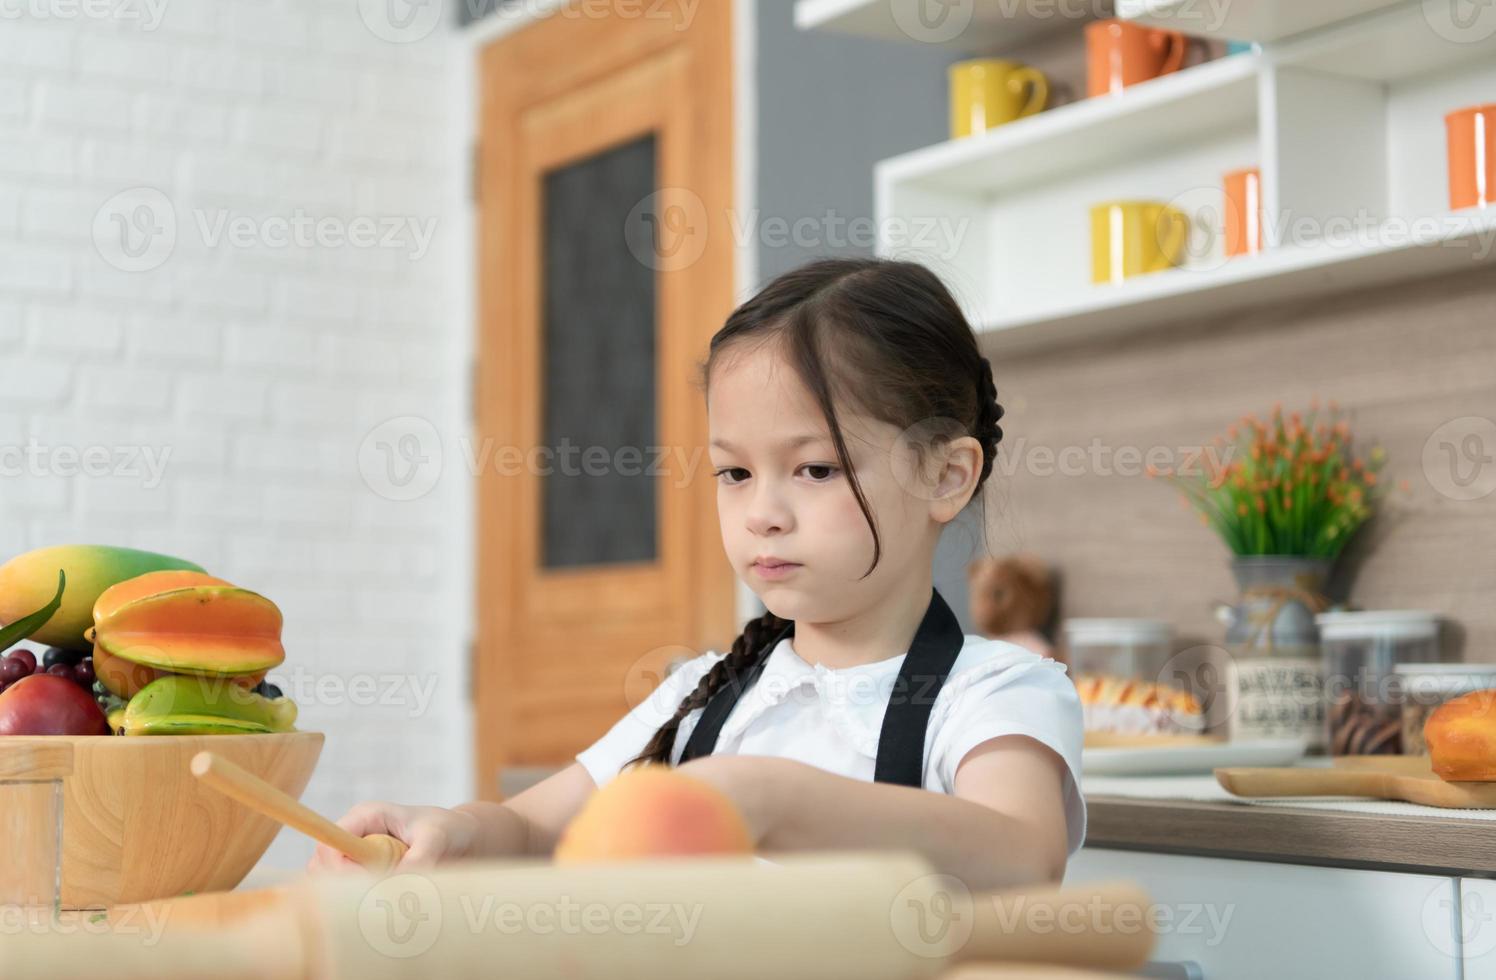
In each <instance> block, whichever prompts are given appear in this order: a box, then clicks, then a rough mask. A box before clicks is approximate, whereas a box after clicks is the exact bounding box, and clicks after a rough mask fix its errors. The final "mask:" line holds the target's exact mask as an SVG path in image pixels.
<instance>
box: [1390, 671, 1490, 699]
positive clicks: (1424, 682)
mask: <svg viewBox="0 0 1496 980" xmlns="http://www.w3.org/2000/svg"><path fill="white" fill-rule="evenodd" d="M1392 672H1393V673H1394V674H1396V675H1397V678H1398V680H1399V681H1400V682H1401V683H1402V685H1403V686H1404V687H1405V688H1406V689H1407V690H1408V692H1409V693H1410V694H1411V695H1413V696H1414V697H1417V696H1418V695H1420V694H1431V695H1435V696H1438V697H1441V698H1450V697H1456V696H1458V695H1461V694H1468V693H1470V692H1471V691H1484V690H1486V689H1488V688H1496V664H1449V663H1438V664H1393V665H1392Z"/></svg>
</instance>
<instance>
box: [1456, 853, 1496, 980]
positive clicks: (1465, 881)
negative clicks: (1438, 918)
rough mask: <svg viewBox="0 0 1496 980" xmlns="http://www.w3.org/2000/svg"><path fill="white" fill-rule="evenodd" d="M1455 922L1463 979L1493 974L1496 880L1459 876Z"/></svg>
mask: <svg viewBox="0 0 1496 980" xmlns="http://www.w3.org/2000/svg"><path fill="white" fill-rule="evenodd" d="M1459 924H1460V932H1459V938H1460V951H1461V952H1462V953H1463V955H1464V962H1465V980H1487V978H1491V977H1496V881H1491V880H1490V879H1489V878H1461V879H1460V916H1459Z"/></svg>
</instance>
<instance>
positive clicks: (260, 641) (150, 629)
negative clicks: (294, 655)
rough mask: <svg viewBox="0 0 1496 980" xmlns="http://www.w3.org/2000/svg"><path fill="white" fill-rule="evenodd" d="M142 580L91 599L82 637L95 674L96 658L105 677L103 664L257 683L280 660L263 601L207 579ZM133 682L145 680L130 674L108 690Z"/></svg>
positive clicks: (166, 576)
mask: <svg viewBox="0 0 1496 980" xmlns="http://www.w3.org/2000/svg"><path fill="white" fill-rule="evenodd" d="M144 577H145V578H147V579H148V581H146V582H143V583H142V582H137V581H133V580H132V581H128V582H124V583H121V584H120V585H117V586H115V587H114V588H112V589H110V590H108V591H107V592H105V593H104V595H102V596H100V597H99V599H98V602H97V604H96V606H95V610H96V612H95V616H96V618H95V623H94V628H93V629H92V630H90V631H89V634H88V635H89V638H90V639H91V640H93V642H94V650H95V653H94V656H95V660H94V664H95V667H94V671H95V673H96V674H97V672H98V666H97V665H98V657H99V655H100V653H101V652H102V654H103V655H104V659H105V670H106V671H108V672H109V673H110V675H111V678H115V676H116V675H115V667H116V666H117V665H114V664H112V663H111V662H110V661H109V660H108V658H109V657H116V658H119V659H121V660H126V661H129V662H130V663H133V664H138V665H142V666H145V667H149V668H154V669H156V670H158V671H165V672H169V673H187V674H212V675H227V674H238V675H253V674H255V673H260V674H261V675H262V676H263V673H264V671H266V670H269V669H270V668H271V667H274V666H276V665H277V664H279V663H281V661H283V660H285V658H286V651H285V648H284V647H283V646H281V640H280V635H281V612H280V609H279V608H277V607H276V605H275V603H273V602H271V601H270V600H269V599H267V598H265V597H264V596H262V595H259V594H258V593H255V592H251V591H249V590H248V589H241V588H238V587H236V586H233V585H229V584H227V583H224V582H222V580H220V579H209V577H208V576H189V575H184V574H182V573H175V572H164V573H160V574H157V575H155V576H144ZM202 579H209V580H208V581H202ZM140 680H148V678H146V677H145V675H143V674H137V675H133V676H132V677H130V678H128V679H127V680H124V681H119V680H116V681H115V683H118V684H119V686H120V687H121V688H122V689H128V688H129V687H130V686H132V685H134V684H138V683H139V681H140ZM106 686H108V685H106ZM112 689H113V688H112V687H111V690H112Z"/></svg>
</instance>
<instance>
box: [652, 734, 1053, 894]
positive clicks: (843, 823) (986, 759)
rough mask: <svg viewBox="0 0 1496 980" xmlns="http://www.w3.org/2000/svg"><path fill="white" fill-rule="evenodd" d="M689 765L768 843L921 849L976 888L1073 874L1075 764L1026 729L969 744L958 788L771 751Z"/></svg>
mask: <svg viewBox="0 0 1496 980" xmlns="http://www.w3.org/2000/svg"><path fill="white" fill-rule="evenodd" d="M681 771H682V772H683V773H689V774H691V775H694V776H696V777H698V778H700V779H704V780H706V781H708V782H711V783H713V784H714V785H716V786H717V788H718V789H720V790H722V791H723V792H725V793H727V795H728V796H730V797H731V798H732V799H733V800H734V801H735V802H736V803H737V804H738V806H739V807H740V808H741V809H742V810H743V812H744V815H745V816H746V817H747V819H748V823H749V826H750V829H751V830H752V831H753V833H754V836H755V840H756V841H757V842H758V846H759V848H760V849H761V850H764V851H797V850H808V849H836V850H847V849H858V848H866V849H870V850H886V849H911V850H915V851H918V852H920V853H921V854H922V855H923V856H924V857H925V858H926V859H927V860H928V861H929V862H930V863H931V864H932V865H933V866H934V867H935V870H936V871H937V872H939V873H943V874H949V875H953V876H955V877H957V878H959V879H961V880H962V881H963V882H964V883H965V884H966V886H967V887H968V888H970V889H972V890H973V891H979V890H986V889H995V888H1004V887H1012V886H1017V885H1025V884H1031V883H1035V882H1058V881H1059V880H1060V879H1061V878H1062V877H1063V876H1064V873H1065V864H1066V859H1067V857H1068V846H1067V838H1066V827H1065V819H1066V818H1065V808H1064V796H1063V793H1064V774H1065V764H1064V762H1063V760H1061V758H1060V757H1059V755H1058V754H1056V753H1055V752H1054V751H1053V750H1052V749H1050V748H1049V747H1048V746H1046V745H1044V744H1043V743H1041V742H1039V741H1037V740H1035V739H1032V738H1029V737H1028V736H1026V735H1003V736H1001V737H998V738H993V739H989V740H987V741H986V742H983V743H982V744H980V745H978V746H977V747H976V748H975V749H973V750H972V751H970V752H969V753H967V755H966V757H965V758H964V759H963V760H962V761H961V763H960V765H959V766H958V767H957V769H956V779H955V787H954V788H955V793H954V794H953V795H946V794H944V793H938V792H931V791H929V790H926V789H916V788H914V787H910V786H893V785H890V784H888V783H874V782H867V781H865V780H860V779H852V778H849V777H846V776H841V775H838V774H836V773H832V772H827V771H826V770H824V769H819V768H817V767H815V766H810V765H806V764H804V763H801V762H795V761H793V760H790V759H780V758H771V757H766V756H731V755H723V756H718V755H710V756H705V757H703V758H700V759H693V760H692V761H690V762H688V763H686V764H685V765H684V766H682V767H681Z"/></svg>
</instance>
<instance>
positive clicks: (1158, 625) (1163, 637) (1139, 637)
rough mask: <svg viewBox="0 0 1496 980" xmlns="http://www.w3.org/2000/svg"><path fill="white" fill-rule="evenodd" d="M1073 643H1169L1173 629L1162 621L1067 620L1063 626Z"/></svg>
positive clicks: (1118, 619)
mask: <svg viewBox="0 0 1496 980" xmlns="http://www.w3.org/2000/svg"><path fill="white" fill-rule="evenodd" d="M1063 628H1064V630H1065V633H1066V634H1067V635H1068V636H1069V638H1070V640H1071V641H1072V642H1080V643H1097V644H1099V643H1168V642H1169V637H1170V635H1171V634H1172V632H1173V628H1172V627H1171V626H1170V625H1169V624H1168V623H1167V622H1165V621H1164V620H1162V619H1121V618H1113V619H1087V618H1081V619H1067V620H1065V622H1064V624H1063Z"/></svg>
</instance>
